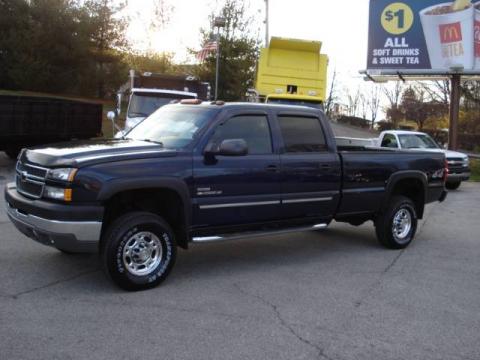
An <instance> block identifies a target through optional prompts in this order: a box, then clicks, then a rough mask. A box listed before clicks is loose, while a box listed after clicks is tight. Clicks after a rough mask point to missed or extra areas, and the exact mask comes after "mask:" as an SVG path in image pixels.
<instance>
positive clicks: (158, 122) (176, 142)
mask: <svg viewBox="0 0 480 360" xmlns="http://www.w3.org/2000/svg"><path fill="white" fill-rule="evenodd" d="M216 111H217V110H216V109H206V108H201V107H196V106H195V105H180V106H176V105H174V106H165V107H162V108H161V109H158V110H157V111H155V112H154V113H153V114H152V115H151V116H149V117H148V118H147V119H145V120H144V121H142V122H141V123H140V124H138V125H137V126H136V127H135V128H133V129H132V130H131V131H130V132H129V133H128V134H127V136H126V138H127V139H134V140H144V141H151V142H157V143H161V144H162V145H163V146H165V147H167V148H172V149H180V148H183V147H186V146H188V145H190V144H191V143H192V141H193V140H194V139H195V138H196V136H197V135H198V133H199V132H200V130H201V129H203V127H204V126H205V125H206V124H207V123H208V121H209V119H211V118H212V117H213V116H214V113H215V112H216Z"/></svg>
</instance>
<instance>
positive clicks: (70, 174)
mask: <svg viewBox="0 0 480 360" xmlns="http://www.w3.org/2000/svg"><path fill="white" fill-rule="evenodd" d="M76 173H77V169H73V168H63V169H51V170H49V171H48V174H47V177H48V178H49V179H51V180H60V181H69V182H72V181H73V179H74V178H75V174H76Z"/></svg>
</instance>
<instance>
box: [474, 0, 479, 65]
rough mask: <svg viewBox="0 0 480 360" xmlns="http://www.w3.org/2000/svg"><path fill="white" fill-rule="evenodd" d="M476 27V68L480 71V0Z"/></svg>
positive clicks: (477, 5) (477, 4) (476, 10)
mask: <svg viewBox="0 0 480 360" xmlns="http://www.w3.org/2000/svg"><path fill="white" fill-rule="evenodd" d="M474 7H475V27H474V33H473V36H474V39H475V70H479V71H480V1H479V2H477V3H476V4H475V5H474Z"/></svg>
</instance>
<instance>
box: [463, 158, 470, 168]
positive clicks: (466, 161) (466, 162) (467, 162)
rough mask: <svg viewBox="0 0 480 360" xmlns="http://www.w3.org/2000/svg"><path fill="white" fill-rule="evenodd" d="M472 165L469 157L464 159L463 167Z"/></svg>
mask: <svg viewBox="0 0 480 360" xmlns="http://www.w3.org/2000/svg"><path fill="white" fill-rule="evenodd" d="M469 164H470V160H469V159H468V156H467V157H465V158H464V159H463V166H468V165H469Z"/></svg>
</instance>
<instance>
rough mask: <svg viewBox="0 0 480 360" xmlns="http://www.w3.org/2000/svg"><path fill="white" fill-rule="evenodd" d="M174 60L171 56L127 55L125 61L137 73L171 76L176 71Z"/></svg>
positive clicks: (154, 54)
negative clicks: (146, 72)
mask: <svg viewBox="0 0 480 360" xmlns="http://www.w3.org/2000/svg"><path fill="white" fill-rule="evenodd" d="M172 58H173V56H172V55H171V54H156V53H151V54H140V53H129V54H127V55H126V57H125V61H126V63H127V64H128V67H129V68H130V69H134V70H136V71H140V72H144V71H149V72H152V73H162V74H169V73H174V72H175V71H176V67H175V66H174V65H173V61H172Z"/></svg>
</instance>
